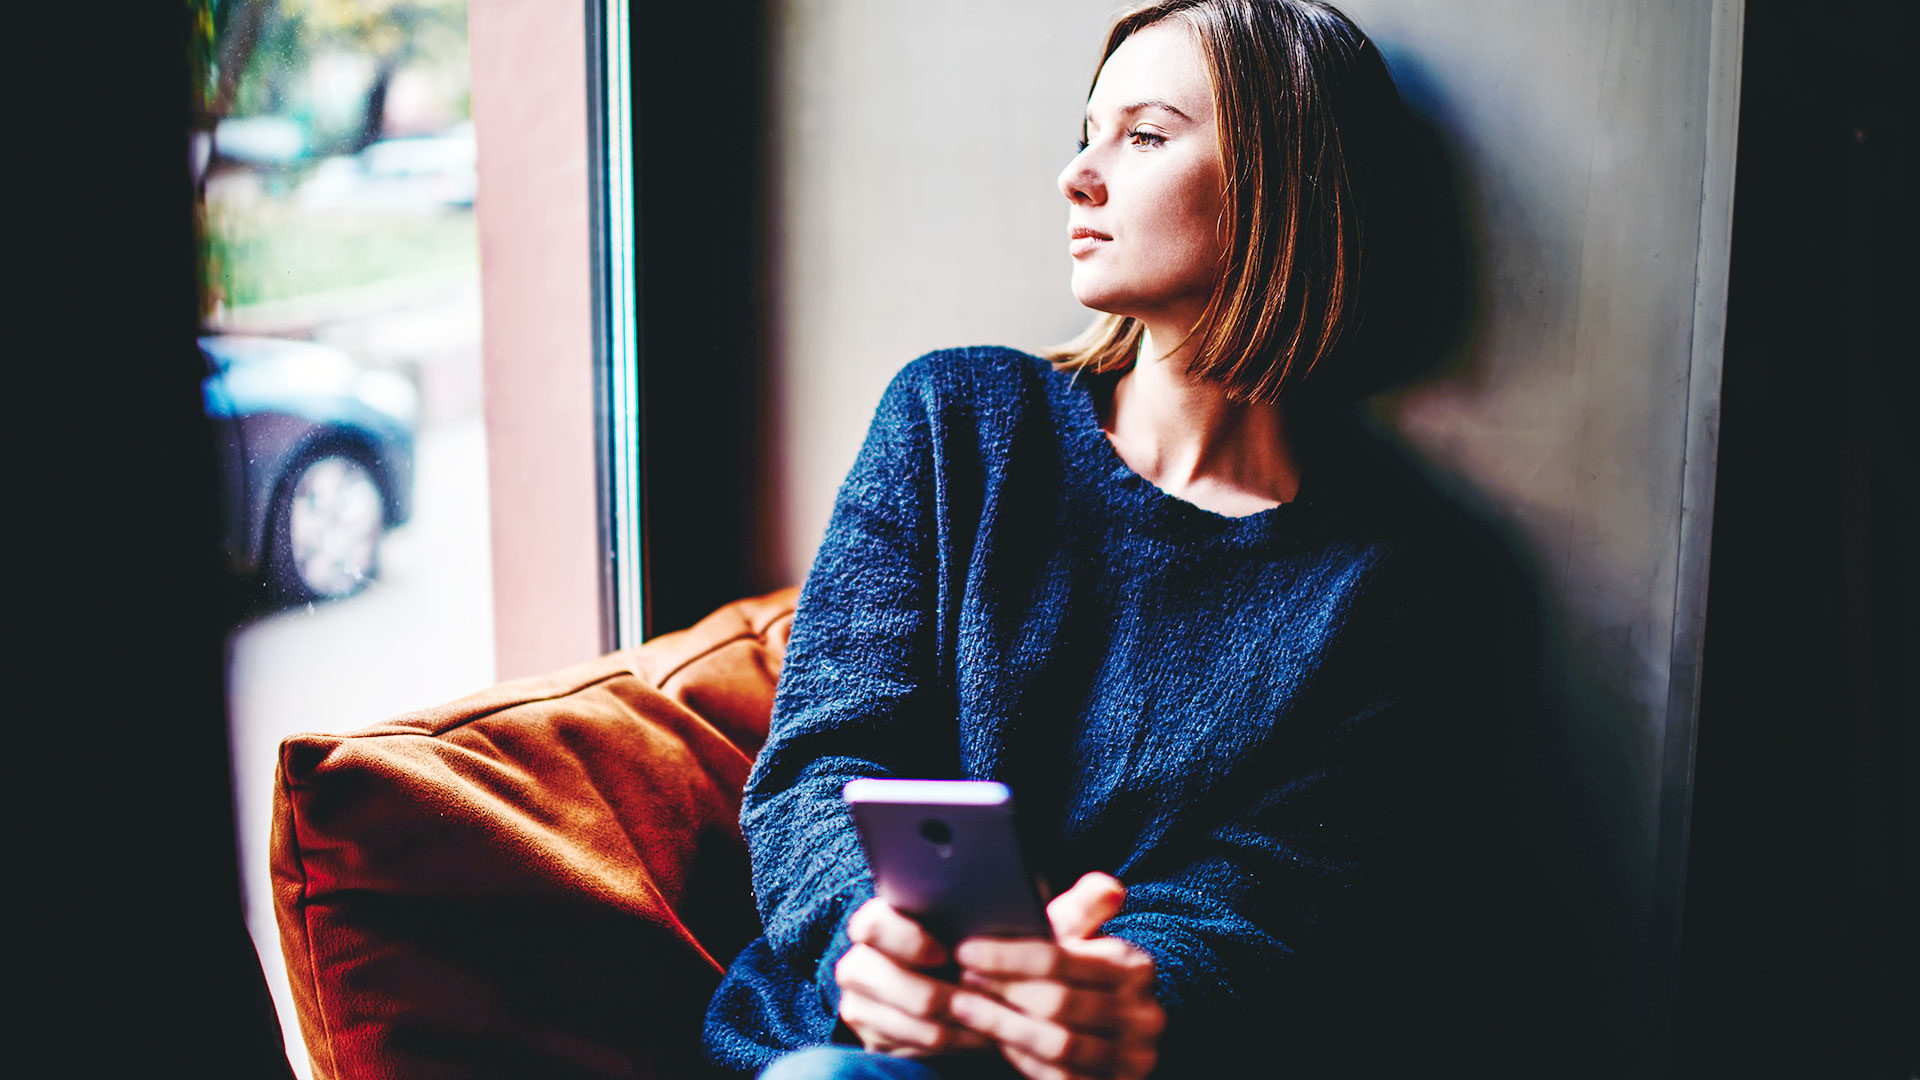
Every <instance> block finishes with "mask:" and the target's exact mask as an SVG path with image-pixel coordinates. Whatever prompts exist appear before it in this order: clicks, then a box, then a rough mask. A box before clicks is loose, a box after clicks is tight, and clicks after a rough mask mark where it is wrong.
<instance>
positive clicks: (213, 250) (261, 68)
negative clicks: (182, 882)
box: [195, 0, 494, 1075]
mask: <svg viewBox="0 0 1920 1080" xmlns="http://www.w3.org/2000/svg"><path fill="white" fill-rule="evenodd" d="M203 26H204V30H205V33H206V35H207V36H208V38H209V42H208V48H207V50H206V52H207V55H208V59H209V62H210V66H211V70H210V71H209V72H208V78H207V80H206V93H205V98H204V101H203V110H202V117H201V123H200V125H199V131H198V132H197V133H196V136H195V161H196V166H197V168H198V169H199V171H200V177H201V181H202V193H203V203H202V211H203V214H204V218H203V224H204V228H203V236H204V258H205V262H204V273H205V275H206V286H207V288H206V296H207V310H206V311H205V312H204V316H205V318H204V323H205V330H204V336H203V337H202V344H203V351H205V353H206V354H207V358H208V376H207V382H206V384H205V391H206V392H205V399H206V403H207V409H208V412H209V414H210V415H212V416H213V417H215V418H216V419H217V420H218V421H219V423H220V427H221V429H222V432H223V442H224V460H223V462H222V465H223V472H224V484H225V490H226V492H227V496H228V498H227V510H228V514H227V524H228V528H227V546H228V555H229V562H230V564H231V567H232V570H233V580H234V582H235V586H234V587H235V589H236V593H237V594H238V595H239V596H240V597H241V598H242V600H241V602H240V604H239V605H237V606H238V609H239V610H240V611H241V613H242V614H241V618H240V620H239V623H238V625H237V626H236V627H235V629H234V631H233V634H232V637H231V655H230V667H229V696H230V700H231V715H232V724H233V727H232V736H233V750H234V769H235V776H234V784H235V793H236V794H235V798H236V806H237V810H238V813H239V821H240V837H241V845H242V851H241V869H242V874H243V884H244V887H245V893H246V896H245V899H246V911H247V922H248V927H249V929H250V930H251V931H252V933H253V936H254V941H255V943H256V945H257V947H258V949H259V952H260V957H261V961H262V966H263V967H264V968H265V970H266V972H267V975H268V982H269V984H270V985H271V986H272V988H273V990H274V992H275V996H276V1004H277V1005H278V1007H279V1011H280V1017H281V1025H282V1028H283V1029H284V1030H285V1032H286V1035H287V1041H288V1050H289V1054H288V1056H289V1058H290V1059H291V1060H292V1062H293V1064H294V1067H295V1069H296V1071H297V1072H299V1073H300V1074H301V1075H306V1073H307V1071H308V1068H309V1066H308V1061H307V1055H306V1052H305V1051H304V1049H303V1048H302V1047H301V1045H300V1036H299V1031H298V1025H297V1024H296V1023H295V1021H294V1013H293V1010H292V1007H291V1004H290V1001H289V1000H288V997H287V994H286V986H287V982H286V976H285V971H284V962H283V961H282V959H281V953H280V947H279V936H278V930H277V928H276V926H275V924H274V915H273V907H272V894H271V890H270V878H269V876H268V871H267V850H268V848H267V844H268V837H269V831H270V827H271V818H270V812H271V806H272V779H273V768H274V761H275V755H276V749H277V747H278V744H279V742H280V740H281V739H283V738H284V737H286V736H287V735H289V734H292V733H294V732H300V731H339V730H347V729H351V728H357V727H362V726H365V725H367V724H369V723H373V722H375V721H378V720H380V719H383V718H385V717H387V716H391V715H393V714H395V713H398V712H402V711H406V710H409V709H415V708H420V707H423V706H427V705H432V704H436V703H439V702H442V701H446V700H449V699H451V698H454V697H457V696H459V695H461V694H465V693H469V692H471V691H473V690H476V689H478V688H480V687H483V686H485V685H487V684H488V683H490V682H492V681H493V678H494V641H493V602H492V572H491V557H490V552H489V550H488V540H489V522H488V505H487V498H488V484H487V440H486V433H485V427H484V424H483V417H482V413H481V396H482V385H483V378H482V366H481V354H480V327H481V323H480V296H481V292H480V268H479V255H478V245H477V240H476V236H477V233H476V217H475V215H476V210H475V169H474V165H475V140H474V128H473V123H472V116H471V108H470V90H469V88H470V79H469V62H468V45H467V11H466V3H465V0H246V2H237V0H236V2H225V3H223V2H219V0H209V2H208V4H207V8H206V19H205V21H204V24H203Z"/></svg>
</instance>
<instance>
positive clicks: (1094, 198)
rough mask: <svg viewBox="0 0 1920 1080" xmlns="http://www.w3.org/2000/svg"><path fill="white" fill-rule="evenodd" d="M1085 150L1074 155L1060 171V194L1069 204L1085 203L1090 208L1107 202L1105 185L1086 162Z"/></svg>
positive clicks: (1089, 163) (1096, 172) (1097, 172)
mask: <svg viewBox="0 0 1920 1080" xmlns="http://www.w3.org/2000/svg"><path fill="white" fill-rule="evenodd" d="M1088 157H1089V155H1088V153H1087V152H1086V151H1085V150H1082V151H1080V153H1078V154H1076V155H1074V158H1073V160H1072V161H1069V162H1067V167H1066V168H1064V169H1062V170H1060V180H1059V184H1060V194H1062V195H1065V196H1066V197H1067V201H1068V202H1070V203H1086V204H1088V205H1092V206H1098V205H1099V204H1101V203H1103V202H1106V201H1107V185H1106V183H1105V182H1104V181H1102V180H1101V179H1100V173H1099V171H1098V170H1096V169H1095V168H1094V167H1093V163H1092V162H1091V161H1089V160H1088Z"/></svg>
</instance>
